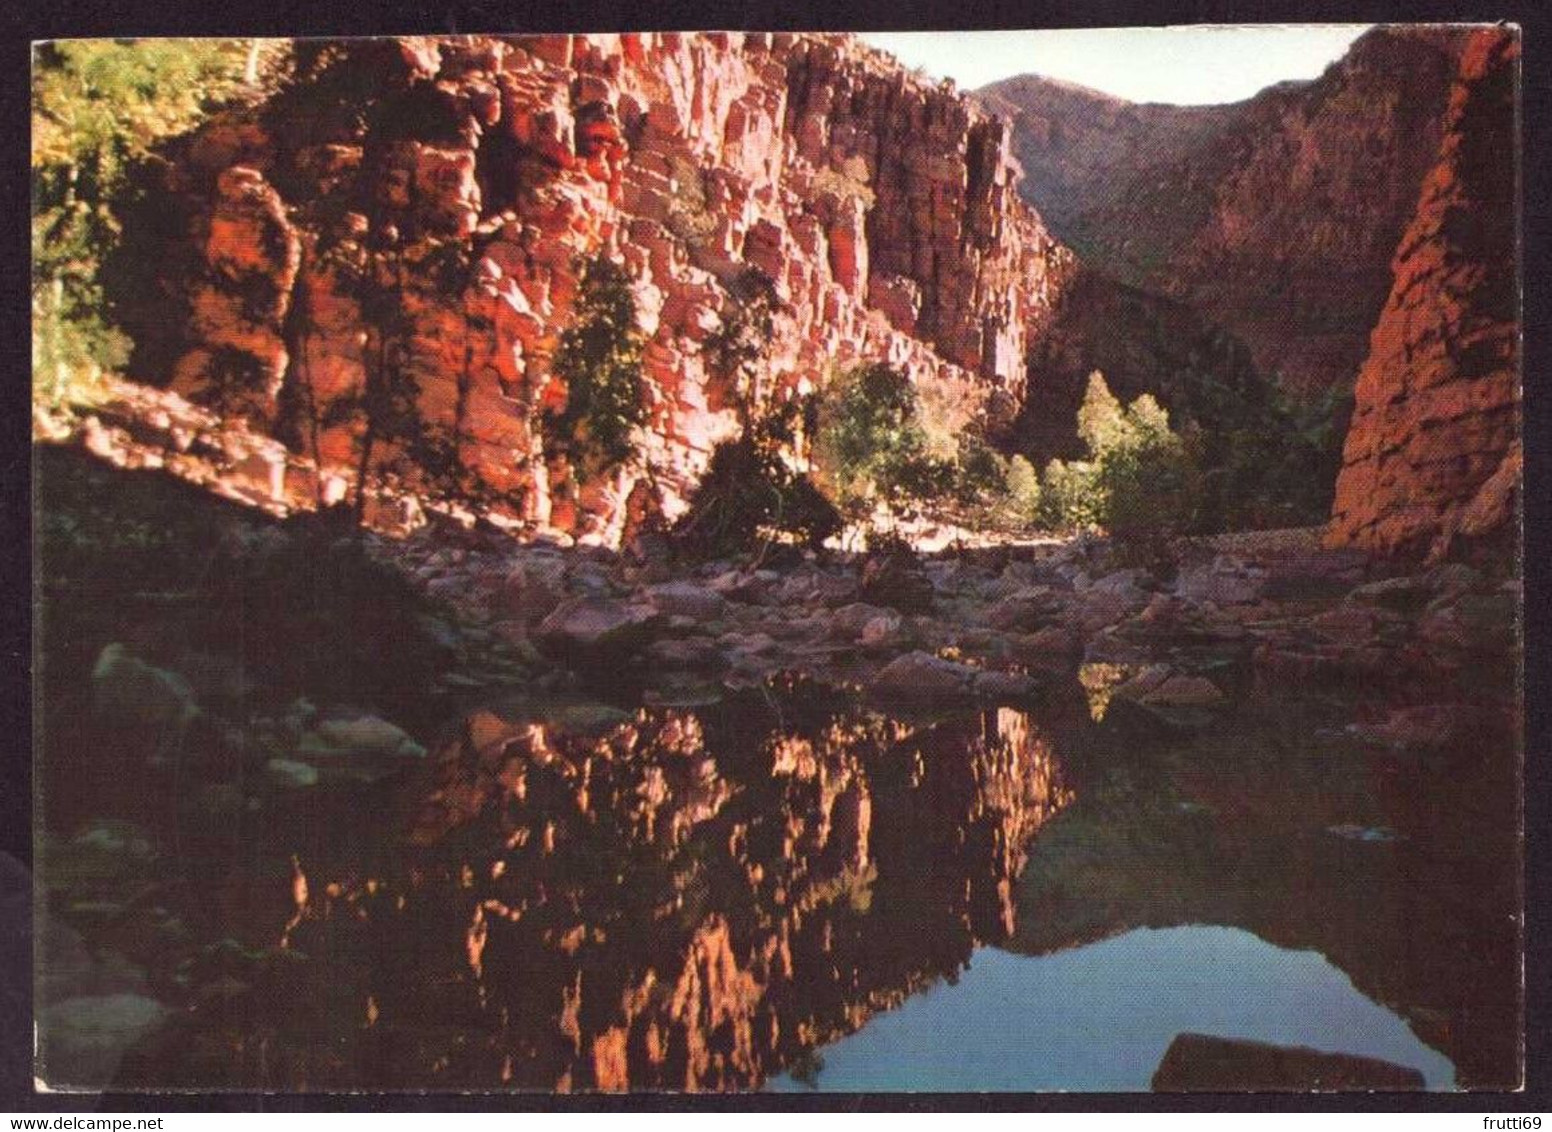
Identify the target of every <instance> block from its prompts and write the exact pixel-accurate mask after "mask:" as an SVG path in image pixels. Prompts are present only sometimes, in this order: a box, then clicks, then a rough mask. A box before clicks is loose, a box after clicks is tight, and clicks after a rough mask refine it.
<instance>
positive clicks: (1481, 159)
mask: <svg viewBox="0 0 1552 1132" xmlns="http://www.w3.org/2000/svg"><path fill="white" fill-rule="evenodd" d="M1518 59H1519V42H1518V39H1517V38H1516V37H1515V36H1513V35H1511V34H1509V33H1506V32H1502V31H1498V30H1496V29H1495V30H1484V31H1479V32H1476V33H1474V34H1473V37H1472V39H1471V41H1470V43H1469V44H1468V45H1467V48H1466V50H1465V52H1464V54H1463V57H1462V61H1461V65H1460V76H1459V79H1458V81H1457V83H1456V85H1455V89H1454V92H1453V94H1452V96H1451V101H1450V111H1449V117H1448V120H1447V122H1446V125H1445V133H1444V140H1443V142H1442V144H1441V146H1440V149H1439V154H1438V160H1437V162H1436V164H1435V165H1434V167H1433V169H1432V170H1431V171H1430V172H1429V174H1428V178H1427V180H1426V181H1425V182H1424V184H1423V188H1422V193H1421V197H1420V199H1419V201H1418V204H1417V214H1416V216H1415V217H1414V219H1413V221H1412V223H1411V225H1410V227H1408V229H1407V232H1406V235H1405V237H1404V238H1403V239H1402V241H1401V244H1400V247H1399V248H1398V249H1397V251H1396V257H1395V264H1394V274H1395V282H1394V285H1393V287H1392V288H1391V293H1390V298H1389V300H1388V301H1387V303H1386V305H1385V309H1384V312H1383V313H1382V315H1381V316H1380V320H1379V323H1378V324H1377V325H1376V326H1375V328H1374V334H1373V337H1372V339H1371V343H1370V351H1369V357H1368V360H1367V361H1366V362H1365V363H1364V366H1363V370H1362V372H1361V374H1360V375H1359V379H1358V387H1357V391H1356V407H1355V410H1354V415H1353V421H1352V426H1351V429H1350V430H1349V432H1348V436H1347V444H1346V448H1345V450H1344V453H1343V468H1342V472H1341V475H1340V476H1339V478H1338V480H1337V488H1336V501H1335V503H1334V505H1333V508H1332V520H1331V527H1330V531H1329V535H1328V539H1329V541H1330V542H1331V543H1333V544H1335V545H1351V546H1358V547H1362V548H1365V549H1367V550H1370V551H1377V552H1380V553H1385V554H1411V553H1421V552H1427V553H1428V554H1429V555H1430V556H1431V557H1434V558H1440V557H1443V556H1444V555H1445V554H1447V553H1450V552H1451V551H1452V549H1456V548H1457V545H1456V544H1457V543H1458V542H1459V541H1460V540H1467V541H1469V540H1473V539H1483V538H1487V537H1489V536H1492V535H1494V534H1498V535H1499V536H1500V537H1508V538H1511V539H1512V529H1513V526H1514V517H1515V502H1516V498H1517V486H1518V482H1519V474H1520V473H1519V469H1520V458H1521V455H1520V453H1521V448H1520V438H1519V399H1520V373H1519V346H1518V314H1517V307H1518V287H1517V271H1516V251H1515V229H1516V207H1517V205H1516V199H1515V180H1516V178H1515V176H1514V175H1513V172H1512V170H1511V169H1510V168H1508V167H1506V164H1505V162H1506V159H1508V157H1509V155H1511V154H1513V153H1514V152H1515V95H1516V84H1517V77H1518V71H1517V67H1518Z"/></svg>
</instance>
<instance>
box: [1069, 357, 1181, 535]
mask: <svg viewBox="0 0 1552 1132" xmlns="http://www.w3.org/2000/svg"><path fill="white" fill-rule="evenodd" d="M1078 433H1079V436H1081V437H1082V439H1083V441H1084V444H1085V445H1086V446H1087V447H1088V457H1089V458H1088V459H1087V460H1075V461H1070V462H1069V461H1063V460H1052V461H1051V462H1050V463H1049V464H1048V465H1047V466H1046V470H1045V476H1044V482H1043V483H1042V485H1041V493H1040V495H1041V512H1042V518H1043V519H1044V521H1045V522H1046V523H1047V524H1049V525H1051V526H1056V527H1064V528H1069V529H1085V528H1090V527H1103V528H1104V529H1105V530H1107V531H1109V532H1110V533H1111V534H1113V535H1115V536H1117V537H1118V538H1122V539H1146V538H1152V537H1154V536H1156V535H1159V534H1163V533H1168V532H1172V531H1177V530H1182V529H1186V528H1190V527H1192V526H1194V525H1195V523H1196V521H1197V512H1198V507H1199V501H1200V498H1201V477H1200V474H1199V472H1198V470H1197V460H1196V458H1195V453H1194V452H1193V451H1192V450H1191V448H1190V447H1189V446H1188V445H1187V444H1186V443H1185V441H1184V439H1183V438H1182V437H1180V436H1179V435H1177V434H1176V433H1174V432H1173V431H1171V429H1170V427H1169V414H1168V413H1167V412H1165V410H1164V408H1163V407H1162V406H1161V405H1160V404H1159V403H1158V401H1156V400H1155V399H1154V398H1153V396H1152V395H1151V394H1147V393H1145V394H1143V395H1142V396H1140V397H1138V398H1137V399H1136V400H1134V401H1133V402H1132V403H1131V404H1130V405H1127V406H1126V407H1125V408H1122V406H1121V403H1120V401H1118V400H1117V399H1116V397H1115V396H1114V395H1113V394H1112V393H1111V392H1110V389H1109V387H1108V386H1107V385H1106V384H1105V379H1104V375H1103V374H1100V373H1099V372H1097V371H1096V372H1095V373H1093V374H1091V375H1090V376H1089V384H1088V389H1087V391H1086V393H1085V395H1084V398H1083V404H1082V405H1081V406H1080V407H1079V409H1078Z"/></svg>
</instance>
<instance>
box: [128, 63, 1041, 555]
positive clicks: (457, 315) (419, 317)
mask: <svg viewBox="0 0 1552 1132" xmlns="http://www.w3.org/2000/svg"><path fill="white" fill-rule="evenodd" d="M302 51H303V53H304V54H303V57H302V59H301V62H300V66H299V73H298V77H297V80H296V81H295V82H294V83H292V84H291V86H290V87H289V88H288V89H286V90H284V91H282V92H281V93H279V94H278V95H276V96H275V97H274V98H272V99H271V100H270V101H269V102H268V104H266V105H265V106H263V107H261V108H260V109H259V111H258V112H257V113H255V114H250V115H246V116H244V117H241V118H235V117H232V118H225V119H221V120H218V121H216V122H214V123H212V124H210V125H209V126H207V127H206V128H204V129H203V130H202V131H200V132H199V133H198V134H196V135H195V136H193V137H191V138H188V139H184V140H183V142H182V143H180V145H179V146H178V147H177V148H176V149H175V150H174V151H173V152H172V153H170V154H169V161H168V163H167V164H166V165H165V166H164V167H163V169H162V172H161V176H160V178H159V183H158V184H156V185H154V186H153V187H152V191H151V192H150V194H149V197H148V199H149V202H150V207H149V208H148V209H147V210H144V211H145V215H143V216H142V217H141V218H140V224H141V228H142V232H141V238H142V242H143V244H144V246H146V247H147V248H149V249H152V250H153V253H154V259H155V261H156V262H155V263H154V265H148V266H149V267H151V269H152V272H151V273H152V274H153V275H154V276H155V280H154V283H153V284H152V285H149V286H145V287H142V288H139V289H137V293H136V294H130V295H125V296H123V298H122V300H121V307H122V309H123V311H124V314H125V319H126V322H128V323H129V324H130V327H131V329H132V331H133V332H134V333H135V337H136V339H137V343H138V354H137V367H138V369H139V371H140V375H141V376H142V377H144V378H146V379H148V380H160V381H170V383H171V384H172V385H173V387H174V388H175V389H177V390H178V391H180V392H184V393H186V394H188V395H191V396H193V397H196V398H202V399H207V400H216V401H219V402H221V403H222V404H224V405H228V406H231V407H232V408H233V409H234V410H241V411H242V412H244V414H245V415H248V416H250V417H255V416H256V417H257V418H259V419H260V420H262V421H264V422H265V423H266V425H267V426H268V427H271V428H273V429H274V430H276V431H277V432H279V433H281V434H282V435H286V436H288V437H289V438H290V442H291V444H292V446H293V448H294V450H295V451H296V452H297V454H298V457H299V460H302V461H304V462H310V461H311V460H312V459H313V458H316V461H317V463H318V464H320V465H321V466H322V468H323V476H322V479H323V482H322V484H321V485H320V494H322V495H323V496H325V497H328V496H329V495H330V494H331V493H332V494H334V495H338V494H339V493H341V492H343V491H344V490H345V489H346V486H347V483H348V481H349V480H350V479H351V478H353V477H354V475H355V474H356V473H355V469H356V468H357V466H358V464H359V459H360V454H361V451H360V450H361V437H362V435H363V433H364V432H365V424H364V421H363V419H362V414H361V411H360V408H359V402H360V394H361V391H362V390H363V387H364V386H365V385H366V382H367V374H368V371H369V369H370V367H372V366H373V365H379V366H382V365H388V364H396V365H398V366H399V367H400V368H401V369H402V370H403V372H405V373H407V374H408V375H409V376H410V377H411V378H412V379H413V387H414V390H415V392H414V397H415V401H416V407H417V408H418V409H419V411H420V413H421V415H422V416H423V417H424V419H425V420H426V421H427V422H428V423H429V424H431V425H433V426H435V427H437V428H439V429H442V430H444V432H445V435H446V436H448V437H450V438H451V443H452V445H453V447H454V448H455V450H456V455H457V463H458V464H460V465H461V466H462V467H464V468H466V469H469V470H472V471H473V472H474V473H475V474H476V475H477V477H478V478H479V480H480V482H481V483H482V484H483V485H484V487H485V488H487V489H489V490H492V491H494V492H496V493H498V494H499V495H500V496H501V497H502V501H503V503H504V504H505V505H506V506H507V507H508V508H509V509H510V510H512V511H514V512H515V513H517V514H519V515H521V516H522V517H524V518H527V519H530V520H532V521H535V522H539V523H549V524H553V525H556V526H560V527H562V528H569V529H572V530H575V531H577V532H579V533H583V532H592V533H594V534H595V535H597V536H600V537H604V538H606V539H607V538H613V537H615V536H617V535H618V532H619V527H620V523H621V522H622V521H623V511H624V510H625V508H624V507H623V501H624V500H625V499H626V498H627V497H628V496H629V495H630V493H631V491H632V489H633V487H634V486H635V484H636V482H637V481H638V480H640V479H642V478H644V477H650V482H652V483H653V484H655V485H656V489H657V490H658V491H659V492H660V493H661V495H662V496H663V499H662V502H663V504H664V506H665V507H666V508H667V509H668V510H669V511H670V512H672V510H673V509H674V508H675V507H676V506H678V505H679V504H680V502H681V501H682V499H683V498H684V496H685V494H686V492H687V490H688V488H689V487H690V486H691V485H692V484H693V482H694V480H695V478H696V476H697V475H698V474H699V472H700V471H701V470H702V469H703V468H704V466H705V463H706V460H707V458H708V457H709V454H710V451H711V449H712V448H713V447H714V445H715V444H716V443H717V442H718V441H720V440H722V439H725V438H727V437H729V436H730V435H731V434H732V433H733V432H734V431H735V430H736V427H737V414H736V411H735V409H734V407H733V406H732V405H731V404H730V403H729V399H728V398H727V397H726V395H725V392H724V391H722V390H719V389H718V388H717V381H716V380H715V378H714V376H713V375H712V374H710V373H708V366H707V360H706V358H705V356H704V351H703V344H704V343H705V341H706V339H707V338H708V336H710V335H712V334H713V333H714V332H715V331H716V329H717V328H718V326H719V325H721V324H722V322H723V320H724V319H725V318H726V317H727V316H728V313H729V309H730V303H731V300H730V297H729V295H730V285H733V284H735V283H736V281H737V280H738V279H739V277H740V276H741V275H742V274H743V273H745V272H747V271H748V270H749V269H750V268H755V269H758V270H759V271H760V272H762V273H763V274H764V275H766V276H768V277H769V278H770V279H771V280H772V281H773V282H774V283H775V285H776V288H777V291H778V293H779V295H780V297H781V299H782V300H783V303H784V311H783V313H782V315H781V316H780V318H779V320H778V327H777V333H776V335H775V337H774V341H773V342H772V344H771V357H770V376H769V380H768V381H767V382H766V391H765V394H764V395H765V396H767V397H772V396H781V395H783V394H784V393H786V392H788V391H794V390H798V391H800V390H803V389H807V388H813V387H816V386H818V385H820V384H822V383H823V382H824V381H825V380H826V378H827V376H828V374H829V373H830V372H831V371H832V370H833V368H834V367H836V366H844V365H846V364H848V363H851V362H855V361H859V360H864V359H885V360H888V361H890V362H892V363H894V364H897V365H899V366H901V367H903V368H905V369H907V370H908V371H909V372H910V373H911V374H912V376H913V378H914V379H915V380H916V381H917V382H918V383H919V384H920V385H921V386H923V387H924V389H925V391H926V392H927V394H928V395H929V396H930V397H931V398H932V399H933V400H935V401H936V402H937V403H939V404H941V405H943V406H947V407H950V408H951V409H952V411H953V412H954V413H956V414H958V420H959V423H961V424H963V423H965V422H968V421H969V420H970V419H972V418H975V417H981V418H984V419H985V420H987V421H988V422H989V423H990V424H991V425H992V426H993V427H998V426H1004V425H1006V424H1007V423H1008V422H1010V421H1011V420H1012V418H1013V416H1014V414H1015V413H1016V412H1017V410H1018V408H1019V405H1020V402H1021V400H1022V397H1023V383H1024V356H1025V350H1026V346H1027V344H1028V342H1029V341H1030V338H1031V336H1032V335H1033V334H1034V333H1036V332H1037V331H1038V328H1039V327H1040V325H1041V323H1042V320H1043V319H1044V318H1045V317H1046V315H1047V312H1048V311H1049V308H1050V305H1051V301H1052V299H1053V296H1054V293H1055V291H1056V290H1057V288H1058V287H1059V286H1060V283H1061V280H1062V279H1063V277H1064V276H1065V274H1066V272H1067V268H1068V265H1069V263H1070V259H1071V257H1070V254H1069V253H1068V252H1067V251H1066V250H1065V249H1064V248H1062V247H1061V246H1060V245H1059V244H1057V243H1056V241H1055V240H1054V239H1053V238H1052V237H1051V236H1050V235H1049V234H1048V233H1047V232H1046V230H1045V229H1044V227H1043V225H1042V224H1041V222H1040V220H1039V218H1038V217H1037V216H1036V215H1035V214H1034V212H1033V211H1032V210H1031V209H1029V208H1028V207H1026V206H1025V205H1023V204H1022V203H1021V202H1020V201H1019V200H1018V198H1017V197H1016V195H1015V188H1014V184H1015V179H1016V176H1017V165H1016V164H1015V162H1014V161H1013V159H1012V155H1011V137H1010V130H1009V127H1008V126H1007V125H1006V124H1004V123H1003V122H1002V121H1001V120H999V119H997V118H994V117H992V116H991V115H989V114H987V113H985V112H984V111H982V110H980V109H977V108H976V107H974V106H973V105H971V104H970V103H968V102H967V101H966V100H964V99H962V98H961V97H959V96H958V95H957V94H955V93H953V92H952V90H951V89H943V88H939V87H936V86H933V85H930V84H927V83H925V82H922V81H920V80H918V79H915V78H913V77H911V76H909V75H907V74H906V73H905V72H904V71H902V70H901V69H900V68H899V67H898V66H897V65H895V64H894V62H893V60H891V59H889V58H888V57H887V56H883V55H880V54H878V53H876V52H872V51H870V50H868V49H866V48H864V47H862V46H861V45H859V44H857V43H855V42H854V41H852V40H850V39H849V38H847V37H844V36H818V35H784V34H777V35H766V34H749V35H744V34H697V35H680V34H672V33H662V34H642V35H589V36H542V37H539V36H528V37H521V36H519V37H506V38H492V37H468V36H460V37H443V38H424V39H405V40H379V41H360V42H355V43H349V44H330V45H322V46H319V45H313V46H311V47H304V48H303V49H302ZM129 239H130V240H131V241H133V240H134V239H135V234H134V233H133V232H131V233H130V234H129ZM600 254H601V255H605V256H607V257H609V258H611V259H614V260H615V261H617V262H620V263H623V264H624V265H625V267H626V268H627V271H628V273H629V275H630V277H631V280H632V283H633V287H634V291H635V294H636V299H637V306H638V311H639V319H640V324H641V329H642V331H643V332H644V334H645V335H646V337H647V345H646V354H645V373H646V377H647V387H648V400H649V404H648V411H649V423H648V426H647V428H646V430H645V433H646V435H645V438H644V443H643V446H642V450H641V451H640V453H639V457H638V459H637V460H635V461H634V462H633V463H632V464H631V465H630V466H629V467H628V468H627V469H625V470H624V471H623V472H622V473H621V474H619V475H617V476H614V477H612V478H611V479H610V480H609V481H608V482H606V483H595V484H590V485H587V486H586V487H585V488H584V489H583V490H581V491H580V492H579V491H577V490H575V489H574V485H569V484H568V483H567V481H568V478H569V469H568V468H567V467H565V465H564V462H563V461H560V460H556V459H550V458H547V457H546V454H545V453H544V451H543V449H542V444H541V441H540V437H539V435H538V428H537V422H538V415H539V413H540V412H541V411H542V410H543V409H544V408H545V407H548V406H556V405H559V404H563V403H564V399H565V397H566V390H565V389H564V388H563V387H560V385H559V383H558V382H556V381H555V380H554V379H553V377H552V375H551V374H550V368H549V363H550V359H551V357H552V354H553V352H554V349H555V346H556V342H557V338H558V336H559V334H560V332H561V331H562V330H563V329H564V328H565V327H566V326H567V325H568V323H569V321H570V317H571V309H572V301H573V297H574V293H575V291H576V287H577V277H576V270H577V262H578V260H579V257H588V256H594V255H600ZM449 265H452V266H449ZM454 268H456V270H455V269H454ZM352 274H353V277H354V278H357V279H359V278H361V277H363V276H364V277H368V278H371V279H373V280H374V281H375V283H376V285H377V288H378V292H379V293H380V294H391V295H394V296H396V298H395V304H396V305H395V314H394V317H395V319H396V320H397V321H396V323H395V329H394V330H393V332H392V334H390V333H389V332H388V331H387V330H386V329H385V328H384V319H383V316H382V315H381V313H380V312H377V311H374V310H373V309H364V308H369V307H370V306H371V303H370V302H367V301H364V300H363V299H362V297H361V290H360V288H352V287H350V286H347V285H346V282H345V280H346V277H347V276H351V275H352ZM950 423H953V422H952V421H951V422H950ZM308 474H310V473H308ZM330 481H332V482H330Z"/></svg>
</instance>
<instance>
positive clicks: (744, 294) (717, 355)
mask: <svg viewBox="0 0 1552 1132" xmlns="http://www.w3.org/2000/svg"><path fill="white" fill-rule="evenodd" d="M781 306H782V304H781V299H780V297H779V296H778V295H777V293H776V284H775V283H773V282H772V281H771V278H770V276H768V275H766V274H765V272H763V271H761V270H760V269H759V268H757V267H751V268H748V269H747V270H745V271H744V272H742V273H741V274H739V275H738V276H737V277H735V278H734V279H733V281H732V282H731V283H729V284H728V303H727V305H726V307H725V308H724V309H723V312H722V321H721V323H720V324H719V325H718V326H717V328H716V329H715V330H713V331H712V332H711V334H710V335H709V336H708V337H707V338H706V342H705V345H704V347H703V349H704V351H705V355H704V356H705V358H706V369H707V372H708V373H709V374H710V376H711V377H712V378H713V380H715V381H717V382H719V383H720V384H721V386H722V388H723V389H724V390H726V391H727V394H728V395H729V399H730V400H732V402H733V403H734V404H735V405H736V406H737V407H738V410H739V414H740V416H741V417H742V419H743V421H744V426H745V428H746V429H747V428H748V425H749V418H750V416H751V415H752V411H753V410H754V409H755V408H756V407H757V406H758V405H759V403H760V402H761V401H762V400H763V398H764V396H765V392H766V391H765V390H764V389H763V388H762V385H761V379H762V378H763V377H764V376H765V369H766V357H767V355H768V353H769V351H770V348H771V339H772V337H774V335H775V333H776V315H777V314H778V313H779V312H780V310H781Z"/></svg>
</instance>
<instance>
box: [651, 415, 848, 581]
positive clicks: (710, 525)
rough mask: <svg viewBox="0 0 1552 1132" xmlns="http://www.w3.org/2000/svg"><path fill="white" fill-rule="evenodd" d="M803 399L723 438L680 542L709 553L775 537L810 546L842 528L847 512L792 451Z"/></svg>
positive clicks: (731, 551)
mask: <svg viewBox="0 0 1552 1132" xmlns="http://www.w3.org/2000/svg"><path fill="white" fill-rule="evenodd" d="M801 412H802V406H801V405H800V403H799V402H797V401H789V402H787V403H786V404H785V405H784V406H783V407H782V408H781V409H780V410H778V411H776V412H774V413H772V414H770V415H768V416H767V417H765V418H764V419H762V420H761V421H760V422H759V423H757V424H754V425H752V426H750V427H746V428H745V430H744V432H743V435H741V436H740V437H739V438H738V439H737V440H732V441H726V442H724V443H722V444H719V445H718V446H717V448H716V450H715V451H714V452H713V453H712V455H711V464H710V466H709V467H708V469H707V471H706V475H705V476H704V478H702V480H701V482H700V484H699V485H698V486H697V487H696V489H695V493H694V495H692V496H691V499H690V507H689V510H688V511H686V512H685V514H684V516H683V517H681V518H680V520H679V522H678V523H677V524H676V525H675V527H674V530H673V536H674V541H675V544H676V545H677V546H678V547H679V549H680V550H681V551H682V552H683V553H684V554H685V555H686V556H687V557H690V558H692V559H698V560H706V559H711V558H722V557H729V556H733V555H737V554H743V553H746V552H748V551H750V550H753V549H756V548H759V550H760V552H761V554H762V555H763V553H764V550H765V548H767V547H769V546H770V544H771V543H772V542H775V541H777V540H782V541H789V542H790V541H795V542H799V543H801V544H803V545H805V546H808V547H810V548H812V549H816V550H817V549H818V548H819V547H821V546H823V545H824V542H825V540H826V539H828V538H830V537H831V536H832V535H836V534H839V533H840V531H841V525H842V524H841V515H840V512H839V511H837V510H836V509H835V505H834V504H832V503H831V502H830V501H829V500H828V499H827V498H825V496H824V494H823V493H822V492H821V491H820V490H819V489H818V488H817V487H815V486H814V484H813V481H812V480H810V479H809V478H808V477H807V476H806V475H803V474H802V473H800V472H798V471H796V470H794V469H793V467H792V465H791V464H790V463H788V461H787V457H786V452H787V451H788V450H789V448H790V447H791V445H792V443H793V441H794V440H795V437H796V427H795V426H796V421H797V418H798V416H799V415H800V413H801Z"/></svg>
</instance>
